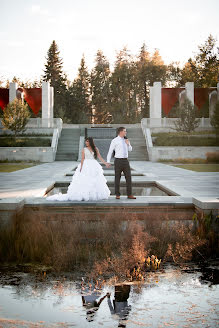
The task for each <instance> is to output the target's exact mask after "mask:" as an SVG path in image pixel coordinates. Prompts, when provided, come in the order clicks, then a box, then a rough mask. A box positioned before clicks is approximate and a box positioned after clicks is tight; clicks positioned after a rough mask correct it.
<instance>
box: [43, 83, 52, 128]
mask: <svg viewBox="0 0 219 328" xmlns="http://www.w3.org/2000/svg"><path fill="white" fill-rule="evenodd" d="M50 108H51V105H50V84H49V82H45V81H44V82H43V83H42V126H43V127H50V124H49V123H50V118H51V117H50V114H51V110H50Z"/></svg>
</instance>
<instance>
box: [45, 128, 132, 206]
mask: <svg viewBox="0 0 219 328" xmlns="http://www.w3.org/2000/svg"><path fill="white" fill-rule="evenodd" d="M85 144H86V147H85V148H83V150H82V156H81V163H80V164H79V165H78V167H77V169H76V171H75V174H74V175H73V177H72V181H71V183H70V185H69V187H68V190H67V193H66V194H62V193H59V194H56V195H52V196H49V197H47V200H56V201H67V200H78V201H82V200H85V201H88V200H102V199H108V197H109V196H110V190H109V188H108V186H107V184H106V182H107V181H106V179H105V177H104V175H103V169H102V166H101V165H100V164H99V163H98V161H97V158H98V159H99V160H100V161H101V162H102V163H104V164H105V165H106V167H110V165H111V164H110V161H111V157H112V154H113V152H115V161H114V167H115V195H116V199H119V198H120V179H121V173H122V172H124V175H125V179H126V187H127V196H128V198H130V199H135V197H134V196H133V195H132V182H131V169H130V165H129V161H128V152H129V151H131V150H132V146H131V144H130V142H129V140H128V139H127V138H126V129H125V128H124V127H120V128H119V129H118V136H117V137H116V138H114V139H113V140H112V142H111V144H110V148H109V152H108V155H107V162H106V161H105V160H104V159H103V158H102V157H101V155H100V152H99V149H98V148H97V147H96V146H95V144H94V141H93V138H90V137H89V138H86V140H85Z"/></svg>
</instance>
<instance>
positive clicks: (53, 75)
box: [43, 40, 69, 120]
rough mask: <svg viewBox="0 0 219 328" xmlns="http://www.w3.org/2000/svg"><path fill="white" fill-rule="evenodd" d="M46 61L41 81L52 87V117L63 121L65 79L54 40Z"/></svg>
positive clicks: (65, 106)
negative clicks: (48, 83)
mask: <svg viewBox="0 0 219 328" xmlns="http://www.w3.org/2000/svg"><path fill="white" fill-rule="evenodd" d="M46 60H47V62H46V64H45V70H44V76H43V80H44V81H49V82H50V84H51V86H52V87H54V115H55V117H61V118H62V119H64V120H65V117H66V115H67V110H68V103H69V99H68V93H67V77H66V75H65V74H64V72H63V68H62V66H63V62H62V59H61V58H60V51H59V49H58V45H57V44H56V42H55V40H53V42H52V44H51V46H50V47H49V50H48V52H47V58H46Z"/></svg>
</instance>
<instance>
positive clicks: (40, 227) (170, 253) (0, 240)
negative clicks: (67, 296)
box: [0, 210, 219, 278]
mask: <svg viewBox="0 0 219 328" xmlns="http://www.w3.org/2000/svg"><path fill="white" fill-rule="evenodd" d="M97 216H98V214H97ZM146 216H147V214H146ZM216 225H218V219H217V218H214V217H213V216H212V215H211V214H210V215H208V216H206V217H202V218H201V217H200V218H198V216H197V215H196V214H195V213H194V216H193V222H191V223H190V224H189V223H188V222H187V221H185V222H184V223H182V222H180V221H177V220H174V221H168V220H163V221H161V220H159V219H158V218H157V215H156V217H154V218H152V217H151V214H150V220H149V218H146V217H145V219H144V220H140V221H139V220H137V219H136V216H135V214H130V213H126V212H125V211H124V212H123V213H121V215H120V217H119V220H118V217H115V215H113V214H109V213H105V214H104V218H102V217H101V218H98V217H97V218H96V220H94V219H92V220H90V219H89V217H88V215H87V214H85V213H84V214H82V213H80V212H78V217H77V220H72V219H71V217H70V216H69V214H67V213H66V216H65V217H62V220H60V219H58V217H57V218H56V215H55V214H52V215H51V214H49V213H48V212H43V211H41V210H40V211H38V212H34V211H32V210H29V211H28V212H26V213H25V214H20V215H16V216H15V217H14V219H13V221H12V223H11V225H10V226H5V227H3V226H2V227H1V229H0V258H1V261H2V264H3V263H19V264H22V265H25V264H28V263H32V264H34V265H38V264H40V265H42V266H45V267H50V268H51V270H52V271H58V272H60V271H68V270H72V271H74V270H86V268H89V269H91V268H92V270H91V272H92V273H93V275H94V276H109V277H110V276H115V275H116V276H118V277H122V278H127V277H128V274H130V272H131V271H130V270H133V268H135V270H136V268H139V267H140V268H142V266H143V265H144V264H145V263H146V262H145V261H146V260H147V259H148V257H150V258H151V257H152V256H154V257H156V258H157V259H158V261H159V260H161V262H162V263H165V262H168V261H170V262H172V263H175V264H176V265H180V264H181V263H185V262H191V261H198V262H200V261H205V262H206V261H208V260H211V259H217V258H218V257H219V248H218V243H219V239H218V238H219V237H218V235H217V233H216V230H215V229H216V228H217V227H216ZM215 227H216V228H215Z"/></svg>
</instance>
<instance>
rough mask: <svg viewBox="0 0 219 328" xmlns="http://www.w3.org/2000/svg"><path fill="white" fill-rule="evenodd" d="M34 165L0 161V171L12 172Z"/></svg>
mask: <svg viewBox="0 0 219 328" xmlns="http://www.w3.org/2000/svg"><path fill="white" fill-rule="evenodd" d="M34 165H35V164H26V163H0V172H14V171H18V170H23V169H26V168H28V167H31V166H34Z"/></svg>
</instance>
